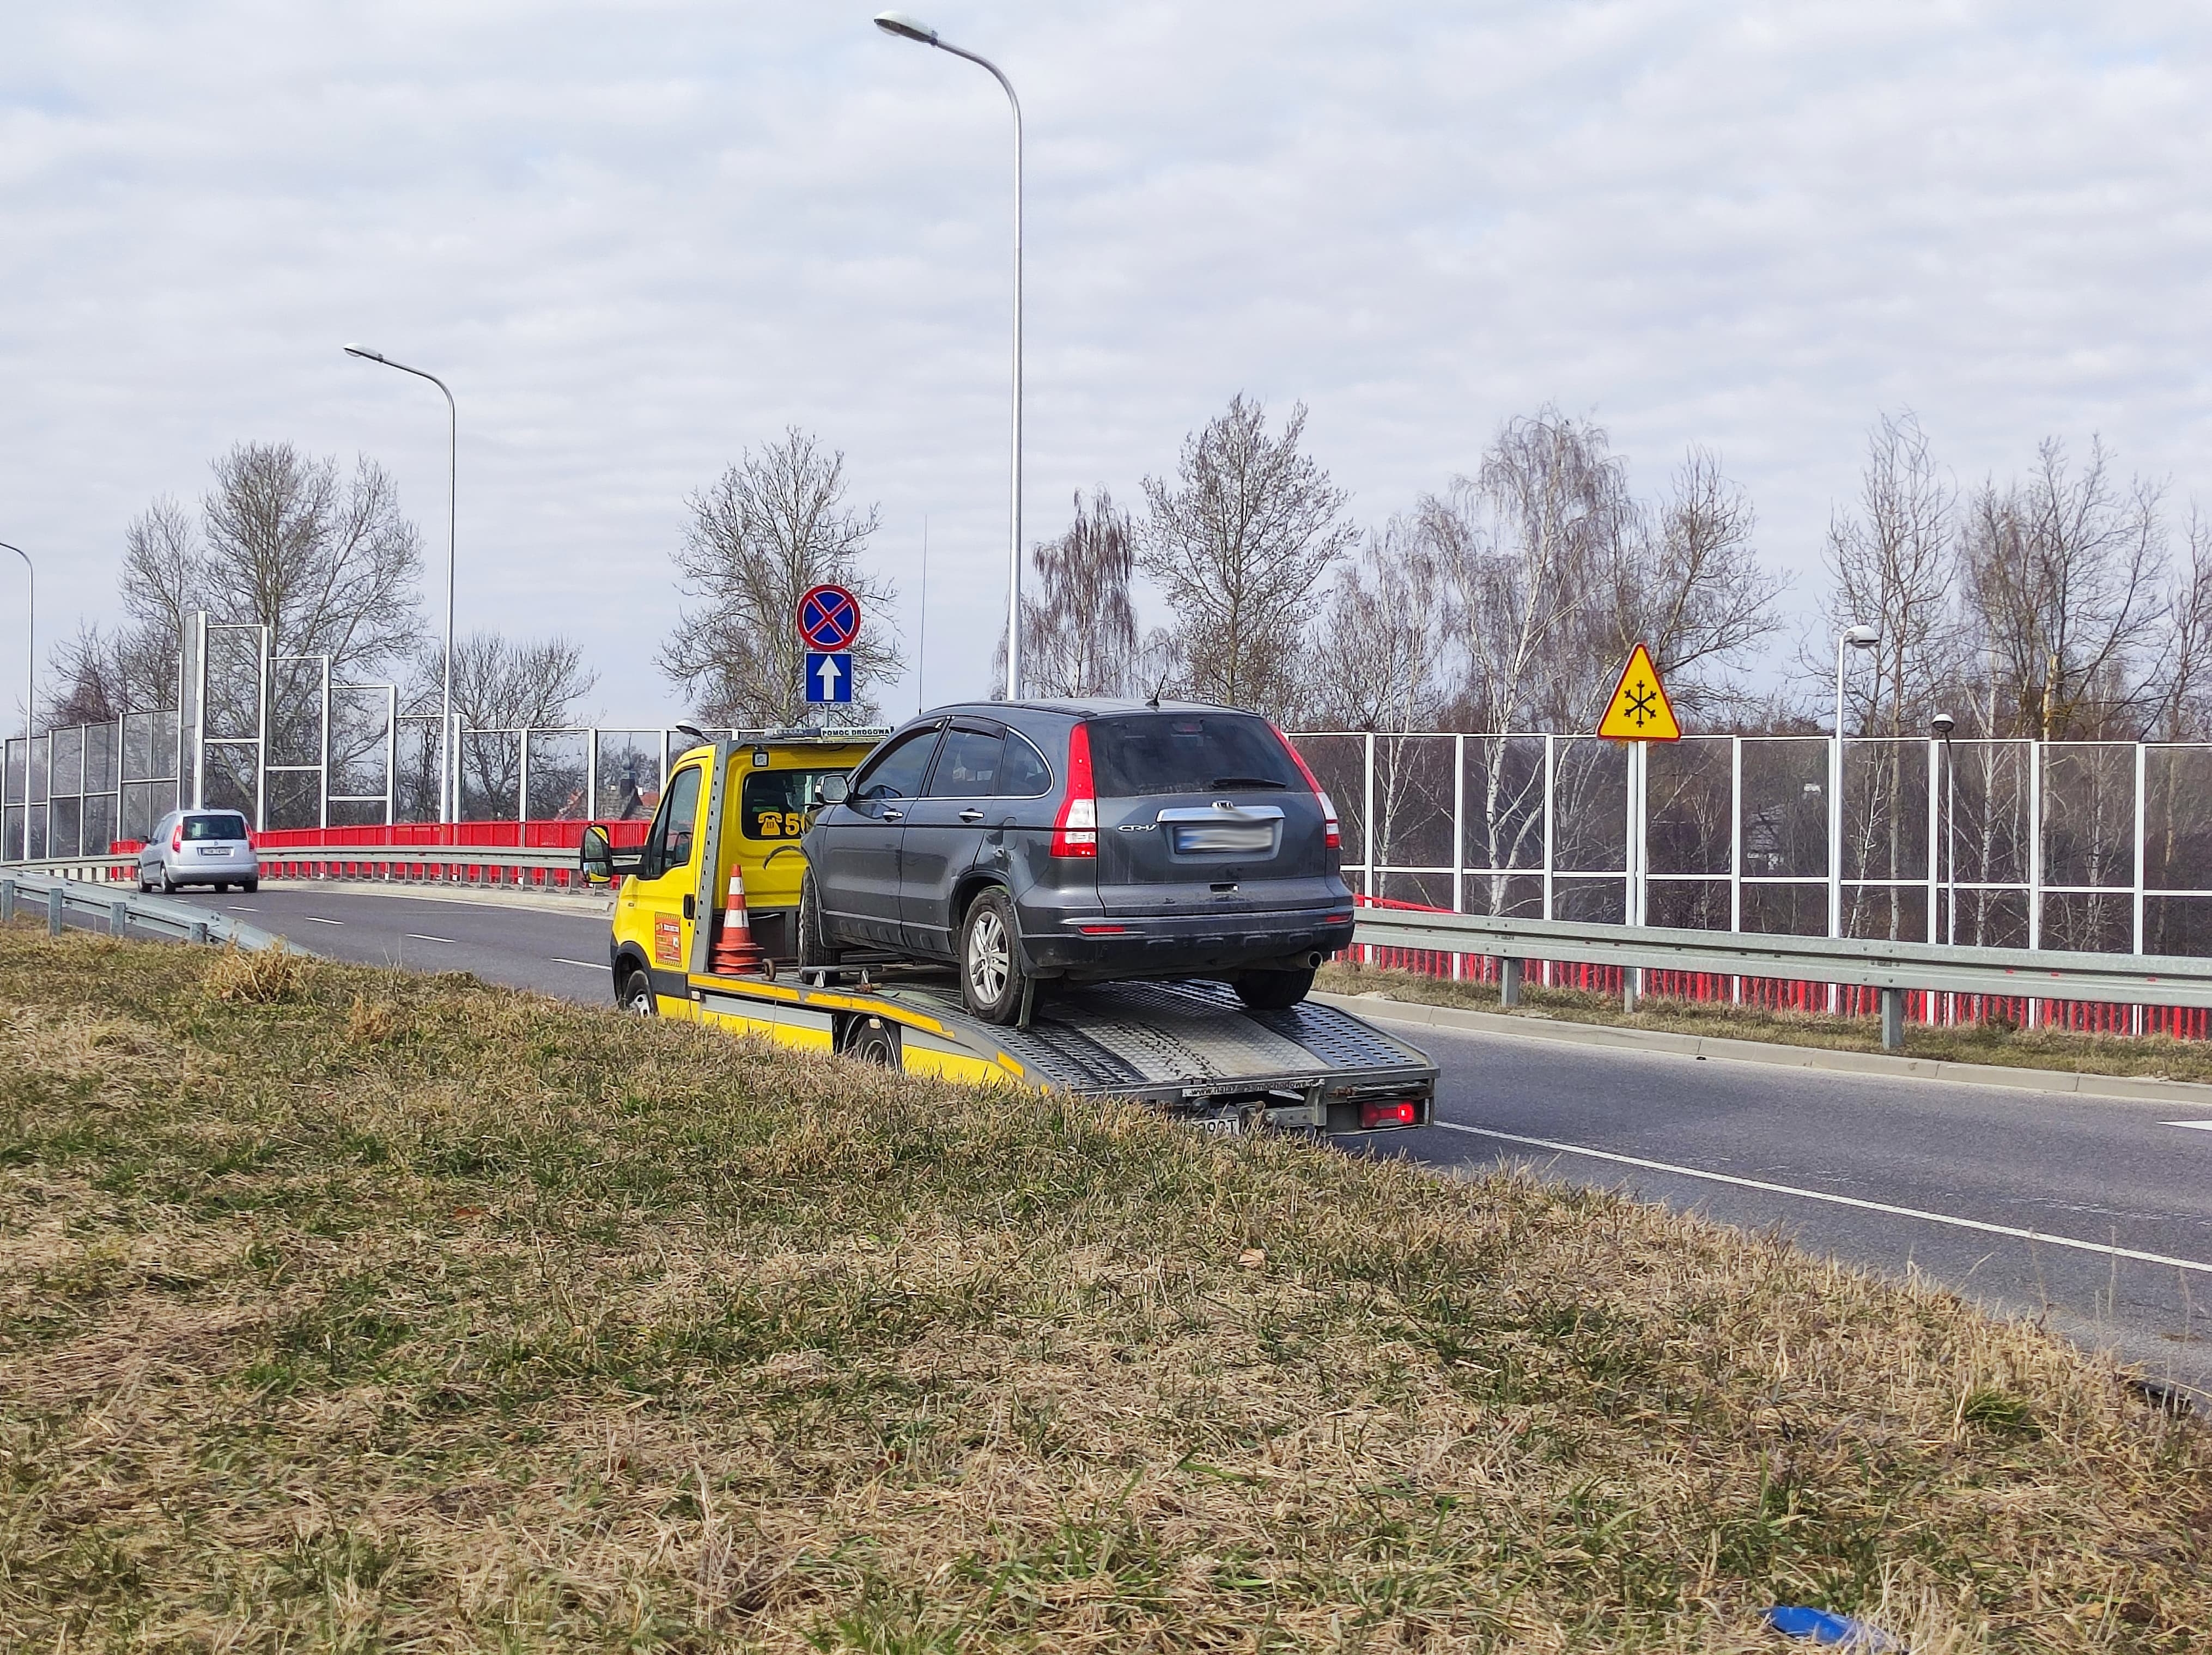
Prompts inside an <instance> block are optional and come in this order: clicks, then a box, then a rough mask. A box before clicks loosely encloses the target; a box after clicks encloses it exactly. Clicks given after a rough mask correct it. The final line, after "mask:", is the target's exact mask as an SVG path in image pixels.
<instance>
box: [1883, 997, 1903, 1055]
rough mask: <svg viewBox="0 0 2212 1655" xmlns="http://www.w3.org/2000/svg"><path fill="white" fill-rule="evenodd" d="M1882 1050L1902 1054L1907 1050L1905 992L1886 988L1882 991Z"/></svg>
mask: <svg viewBox="0 0 2212 1655" xmlns="http://www.w3.org/2000/svg"><path fill="white" fill-rule="evenodd" d="M1881 1049H1882V1050H1883V1051H1885V1052H1902V1051H1903V1050H1904V1049H1905V991H1904V990H1903V989H1901V988H1886V989H1884V990H1882V991H1881Z"/></svg>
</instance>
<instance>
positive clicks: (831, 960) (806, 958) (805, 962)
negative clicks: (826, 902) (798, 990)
mask: <svg viewBox="0 0 2212 1655" xmlns="http://www.w3.org/2000/svg"><path fill="white" fill-rule="evenodd" d="M843 957H844V956H843V955H842V954H841V953H840V952H839V951H838V950H837V949H833V948H831V947H830V946H829V942H828V940H827V939H826V938H825V937H823V935H822V898H821V896H820V894H818V893H817V892H816V890H815V888H814V876H813V875H812V874H805V875H802V876H800V878H799V968H800V969H801V970H805V969H806V968H808V967H822V966H834V965H836V963H837V962H838V961H839V960H841V959H842V958H843Z"/></svg>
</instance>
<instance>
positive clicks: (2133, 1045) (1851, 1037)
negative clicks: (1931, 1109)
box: [1315, 961, 2212, 1082]
mask: <svg viewBox="0 0 2212 1655" xmlns="http://www.w3.org/2000/svg"><path fill="white" fill-rule="evenodd" d="M1315 986H1316V988H1319V989H1322V990H1323V991H1326V992H1328V993H1331V994H1375V993H1382V994H1387V995H1389V997H1391V998H1392V999H1394V1000H1409V1001H1413V1002H1415V1003H1419V1004H1423V1005H1441V1006H1463V1007H1465V1008H1467V1009H1469V1010H1472V1011H1497V1010H1498V1009H1500V1008H1499V1006H1498V987H1497V985H1495V984H1494V983H1472V982H1457V983H1455V982H1453V981H1452V980H1451V979H1449V978H1443V977H1430V976H1426V975H1425V974H1423V973H1419V972H1413V971H1383V970H1379V969H1376V968H1374V967H1367V966H1361V965H1358V964H1348V963H1345V962H1342V961H1330V962H1329V963H1328V964H1327V965H1325V966H1323V967H1322V969H1321V974H1320V976H1319V977H1318V978H1317V979H1316V981H1315ZM1521 998H1522V1011H1521V1012H1520V1013H1518V1014H1516V1013H1511V1012H1508V1013H1506V1014H1505V1015H1508V1016H1511V1015H1524V1016H1525V1015H1528V1014H1529V1013H1532V1012H1533V1013H1534V1014H1536V1015H1540V1016H1546V1017H1552V1018H1556V1019H1558V1020H1559V1021H1573V1022H1577V1023H1602V1024H1605V1025H1607V1026H1608V1027H1611V1028H1650V1029H1660V1030H1664V1031H1666V1032H1668V1033H1670V1034H1705V1035H1710V1036H1711V1037H1712V1038H1714V1039H1717V1040H1765V1041H1769V1042H1771V1043H1772V1044H1775V1045H1778V1046H1819V1047H1821V1048H1822V1049H1824V1050H1826V1051H1831V1052H1880V1051H1881V1050H1882V1044H1881V1020H1880V1019H1879V1018H1876V1017H1872V1016H1867V1017H1830V1016H1826V1015H1822V1014H1820V1013H1819V1012H1811V1011H1769V1010H1765V1009H1761V1008H1759V1007H1757V1006H1738V1005H1731V1004H1729V1003H1726V1002H1724V1001H1706V1000H1675V999H1669V998H1667V997H1664V996H1662V995H1647V996H1646V997H1644V999H1642V1000H1641V1001H1639V1002H1638V1007H1637V1009H1636V1010H1635V1011H1633V1012H1626V1011H1623V1010H1622V1009H1620V997H1618V996H1617V995H1612V994H1594V993H1589V992H1587V991H1583V990H1580V989H1568V988H1543V987H1540V986H1538V985H1535V984H1534V983H1524V984H1523V985H1522V991H1521ZM1905 1055H1906V1056H1908V1057H1914V1058H1936V1059H1939V1060H1941V1061H1942V1062H1946V1063H1983V1064H2004V1065H2005V1066H2007V1067H2008V1068H2013V1069H2055V1070H2061V1071H2063V1072H2066V1073H2075V1074H2084V1075H2136V1076H2143V1077H2146V1078H2148V1079H2155V1080H2169V1081H2197V1082H2212V1041H2203V1040H2175V1039H2173V1038H2172V1036H2170V1035H2165V1034H2153V1035H2148V1036H2143V1037H2140V1038H2137V1037H2133V1036H2128V1035H2120V1034H2069V1033H2067V1032H2065V1031H2063V1030H2057V1029H2049V1028H2003V1027H1996V1026H1990V1025H1985V1024H1980V1023H1962V1024H1959V1025H1957V1026H1955V1027H1953V1028H1940V1027H1931V1026H1929V1025H1926V1024H1922V1023H1908V1024H1907V1025H1906V1026H1905Z"/></svg>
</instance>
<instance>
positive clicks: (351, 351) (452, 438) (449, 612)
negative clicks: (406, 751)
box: [345, 345, 461, 822]
mask: <svg viewBox="0 0 2212 1655" xmlns="http://www.w3.org/2000/svg"><path fill="white" fill-rule="evenodd" d="M345 354H346V355H349V356H358V357H360V358H361V360H362V361H364V362H381V363H382V364H384V366H385V367H396V368H398V370H399V371H400V372H401V373H411V374H413V375H414V376H415V377H416V379H428V381H429V382H430V383H431V384H432V385H435V386H437V387H438V389H439V390H441V391H444V392H445V393H446V674H445V677H446V685H445V709H444V712H442V714H441V717H440V718H439V721H438V820H439V821H441V822H442V821H453V819H454V817H455V816H457V815H459V812H460V801H459V799H458V798H456V797H454V795H456V794H457V793H459V791H460V787H459V780H460V767H459V765H458V764H456V763H455V762H454V755H453V561H454V557H455V555H456V548H457V536H456V533H455V526H454V525H455V512H456V506H455V502H456V500H458V499H459V491H460V436H461V416H460V413H459V410H458V409H455V407H454V406H453V391H452V390H451V389H450V388H449V387H448V386H447V384H446V382H445V381H444V380H443V379H440V378H439V377H438V376H437V375H436V374H435V373H425V372H424V371H423V370H422V369H421V368H419V367H408V366H407V364H406V363H404V362H395V361H392V358H390V357H389V356H386V355H385V354H384V353H383V352H382V351H380V350H371V349H369V348H368V346H367V345H348V346H347V347H346V348H345Z"/></svg>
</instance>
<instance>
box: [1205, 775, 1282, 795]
mask: <svg viewBox="0 0 2212 1655" xmlns="http://www.w3.org/2000/svg"><path fill="white" fill-rule="evenodd" d="M1206 785H1207V786H1208V787H1272V788H1273V789H1274V790H1275V791H1277V792H1284V791H1287V790H1288V788H1289V786H1290V784H1289V783H1288V782H1280V781H1277V780H1275V779H1274V778H1273V777H1272V776H1216V777H1215V778H1214V779H1212V781H1210V782H1208V783H1206Z"/></svg>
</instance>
